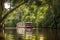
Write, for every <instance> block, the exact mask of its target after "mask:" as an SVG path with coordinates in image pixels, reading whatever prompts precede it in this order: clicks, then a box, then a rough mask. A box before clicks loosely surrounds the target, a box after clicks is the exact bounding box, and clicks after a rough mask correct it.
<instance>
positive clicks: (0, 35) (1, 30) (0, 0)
mask: <svg viewBox="0 0 60 40" xmlns="http://www.w3.org/2000/svg"><path fill="white" fill-rule="evenodd" d="M3 3H4V0H0V20H1V19H2V11H3V7H4V6H3ZM0 40H5V38H4V27H3V25H2V23H0Z"/></svg>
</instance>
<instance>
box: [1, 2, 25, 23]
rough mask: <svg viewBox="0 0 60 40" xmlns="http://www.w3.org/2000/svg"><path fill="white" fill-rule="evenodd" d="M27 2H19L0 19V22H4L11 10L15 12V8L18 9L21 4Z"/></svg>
mask: <svg viewBox="0 0 60 40" xmlns="http://www.w3.org/2000/svg"><path fill="white" fill-rule="evenodd" d="M25 3H26V2H23V3H21V4H19V5H18V6H16V7H15V8H14V9H12V10H10V11H9V12H7V13H6V14H5V15H4V17H2V18H1V19H0V23H2V21H3V20H4V19H5V18H7V16H8V15H9V14H10V13H11V12H13V11H14V10H15V9H17V8H18V7H20V6H21V5H23V4H25Z"/></svg>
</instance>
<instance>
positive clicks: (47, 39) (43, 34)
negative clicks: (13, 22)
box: [5, 28, 60, 40]
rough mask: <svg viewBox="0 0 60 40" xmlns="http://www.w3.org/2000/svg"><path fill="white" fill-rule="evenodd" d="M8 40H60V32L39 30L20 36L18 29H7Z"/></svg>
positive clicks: (26, 32)
mask: <svg viewBox="0 0 60 40" xmlns="http://www.w3.org/2000/svg"><path fill="white" fill-rule="evenodd" d="M5 36H6V40H60V30H59V29H58V30H56V29H49V28H39V30H37V29H33V30H32V31H30V32H29V31H25V33H24V34H18V33H17V29H5Z"/></svg>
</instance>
